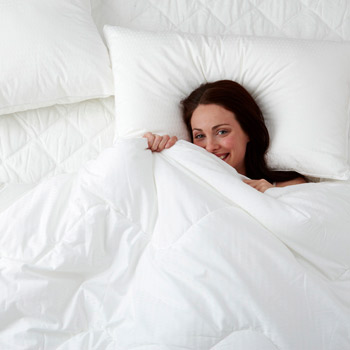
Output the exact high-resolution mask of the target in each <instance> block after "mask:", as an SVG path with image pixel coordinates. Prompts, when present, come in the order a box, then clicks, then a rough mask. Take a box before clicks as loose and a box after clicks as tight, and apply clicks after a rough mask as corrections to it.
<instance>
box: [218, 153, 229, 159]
mask: <svg viewBox="0 0 350 350" xmlns="http://www.w3.org/2000/svg"><path fill="white" fill-rule="evenodd" d="M216 156H217V157H219V158H220V159H222V160H225V159H226V158H227V157H228V153H225V154H216Z"/></svg>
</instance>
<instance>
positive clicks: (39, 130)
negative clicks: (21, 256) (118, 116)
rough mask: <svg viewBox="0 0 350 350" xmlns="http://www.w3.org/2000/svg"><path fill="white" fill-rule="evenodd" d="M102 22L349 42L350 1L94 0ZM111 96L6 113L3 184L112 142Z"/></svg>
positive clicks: (1, 120) (0, 136)
mask: <svg viewBox="0 0 350 350" xmlns="http://www.w3.org/2000/svg"><path fill="white" fill-rule="evenodd" d="M91 5H92V14H93V17H94V19H95V22H96V24H97V26H98V28H99V30H100V32H101V33H102V28H103V25H104V24H106V23H107V24H113V25H120V26H126V27H131V28H140V29H149V30H180V31H184V32H193V33H204V34H224V33H229V34H237V35H256V36H274V37H291V38H303V39H320V40H321V39H322V40H324V39H329V40H350V2H349V1H348V0H333V1H329V0H293V1H290V0H163V1H159V0H142V1H140V0H129V1H127V2H126V1H124V0H103V1H101V0H91ZM113 129H114V116H113V99H112V98H109V99H105V100H95V101H87V102H82V103H79V104H73V105H66V106H55V107H51V108H43V109H40V110H37V111H28V112H23V113H16V114H13V115H5V116H0V183H1V182H25V183H28V182H37V181H39V180H40V179H43V178H45V177H48V176H51V175H55V174H59V173H65V172H74V171H76V170H77V169H78V168H79V167H80V166H81V165H82V164H84V163H85V162H86V161H87V160H89V159H91V158H94V157H95V156H96V155H97V154H98V153H99V152H100V151H101V150H102V149H104V148H105V147H108V146H109V145H111V144H112V141H113Z"/></svg>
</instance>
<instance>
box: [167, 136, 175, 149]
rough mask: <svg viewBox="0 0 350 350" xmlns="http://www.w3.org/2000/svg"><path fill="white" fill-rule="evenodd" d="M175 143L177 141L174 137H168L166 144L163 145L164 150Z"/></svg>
mask: <svg viewBox="0 0 350 350" xmlns="http://www.w3.org/2000/svg"><path fill="white" fill-rule="evenodd" d="M176 141H177V137H176V136H172V137H170V138H169V140H168V141H167V143H166V144H165V148H170V147H172V146H174V145H175V143H176Z"/></svg>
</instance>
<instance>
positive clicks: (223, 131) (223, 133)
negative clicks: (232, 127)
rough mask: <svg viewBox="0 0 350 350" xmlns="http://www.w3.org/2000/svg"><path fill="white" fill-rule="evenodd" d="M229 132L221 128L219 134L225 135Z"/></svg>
mask: <svg viewBox="0 0 350 350" xmlns="http://www.w3.org/2000/svg"><path fill="white" fill-rule="evenodd" d="M227 132H228V131H227V130H219V131H218V134H219V135H225V134H227Z"/></svg>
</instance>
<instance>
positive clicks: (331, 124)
mask: <svg viewBox="0 0 350 350" xmlns="http://www.w3.org/2000/svg"><path fill="white" fill-rule="evenodd" d="M104 34H105V37H106V40H107V44H108V47H109V50H110V56H111V60H112V67H113V74H114V83H115V102H116V103H115V108H116V134H117V137H140V136H142V135H143V134H144V133H145V132H146V131H151V132H153V133H157V134H169V135H177V136H178V137H179V138H182V139H186V140H188V139H189V136H188V135H187V131H186V128H185V125H184V123H183V122H182V117H181V107H180V103H179V102H180V101H181V100H182V99H183V98H184V97H186V96H188V94H189V93H190V92H191V91H192V90H193V89H195V88H196V87H198V86H199V85H200V84H202V83H205V82H208V81H209V82H213V81H216V80H221V79H230V80H234V81H237V82H238V83H240V84H242V85H243V86H244V87H245V88H246V89H247V90H248V91H249V92H250V93H251V94H252V96H253V97H254V98H255V99H256V101H257V103H258V105H259V106H260V108H261V109H262V112H263V114H264V117H265V120H266V125H267V127H268V129H269V132H270V137H271V146H270V148H269V151H268V155H267V161H268V165H269V166H270V167H271V168H273V169H279V170H295V171H298V172H300V173H301V174H304V175H307V176H311V177H318V178H324V179H339V180H345V179H347V178H349V175H350V169H349V164H348V158H347V156H348V143H349V138H348V134H349V113H350V111H349V103H350V64H349V62H350V43H347V42H329V41H319V42H317V41H308V40H295V39H275V38H274V39H273V38H259V37H236V36H232V35H227V36H204V35H194V34H180V33H175V32H143V31H136V30H130V29H125V28H120V27H111V26H106V27H105V28H104Z"/></svg>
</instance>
